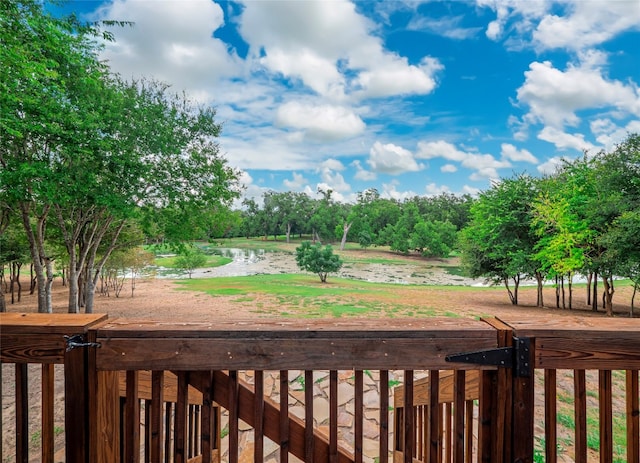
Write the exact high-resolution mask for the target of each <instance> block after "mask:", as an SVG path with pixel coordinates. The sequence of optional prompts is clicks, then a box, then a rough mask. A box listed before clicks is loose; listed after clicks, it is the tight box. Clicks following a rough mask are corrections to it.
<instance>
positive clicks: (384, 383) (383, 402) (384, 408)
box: [379, 370, 389, 463]
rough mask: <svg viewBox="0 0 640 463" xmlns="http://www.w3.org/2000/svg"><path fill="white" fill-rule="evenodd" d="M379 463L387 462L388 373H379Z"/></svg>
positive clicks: (382, 371) (386, 371) (384, 371)
mask: <svg viewBox="0 0 640 463" xmlns="http://www.w3.org/2000/svg"><path fill="white" fill-rule="evenodd" d="M379 461H380V463H388V461H389V371H388V370H381V371H380V455H379Z"/></svg>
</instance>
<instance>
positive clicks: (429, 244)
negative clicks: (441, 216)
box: [409, 220, 456, 257]
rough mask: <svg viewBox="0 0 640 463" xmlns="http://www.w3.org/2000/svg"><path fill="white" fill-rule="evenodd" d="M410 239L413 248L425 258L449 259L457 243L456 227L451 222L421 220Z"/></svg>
mask: <svg viewBox="0 0 640 463" xmlns="http://www.w3.org/2000/svg"><path fill="white" fill-rule="evenodd" d="M409 239H410V241H411V247H412V248H413V249H415V250H416V251H418V252H419V253H420V254H422V255H423V256H424V257H448V256H449V254H450V253H451V251H452V249H453V246H454V245H455V242H456V227H455V225H453V224H452V223H451V222H440V221H439V220H435V221H433V222H431V221H423V220H421V221H420V222H418V223H417V224H416V225H415V226H414V227H413V232H412V233H411V235H410V237H409Z"/></svg>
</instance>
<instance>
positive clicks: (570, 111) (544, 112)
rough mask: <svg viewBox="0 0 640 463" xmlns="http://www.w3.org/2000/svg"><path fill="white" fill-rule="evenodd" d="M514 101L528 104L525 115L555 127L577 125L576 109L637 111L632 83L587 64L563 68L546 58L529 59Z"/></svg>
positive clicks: (639, 107)
mask: <svg viewBox="0 0 640 463" xmlns="http://www.w3.org/2000/svg"><path fill="white" fill-rule="evenodd" d="M517 97H518V101H519V102H520V103H521V104H523V105H526V106H528V108H529V112H528V115H527V119H528V120H529V121H530V122H542V123H543V124H545V125H548V126H553V127H556V128H559V127H562V126H564V125H566V124H568V125H577V124H578V123H579V121H580V118H579V117H578V115H577V114H576V112H577V111H580V110H584V109H592V108H607V107H611V108H614V109H617V110H620V111H624V112H626V113H631V114H635V115H640V92H639V91H638V88H637V87H636V86H634V85H632V84H624V83H622V82H620V81H616V80H608V79H606V78H605V77H604V76H603V75H602V73H601V71H600V70H598V69H594V68H592V67H590V66H573V65H570V66H569V67H568V68H567V70H566V71H561V70H560V69H557V68H554V67H553V65H552V64H551V63H550V62H549V61H545V62H543V63H539V62H533V63H531V65H530V66H529V70H528V71H527V72H525V82H524V84H523V85H522V86H521V87H520V88H519V89H518V91H517Z"/></svg>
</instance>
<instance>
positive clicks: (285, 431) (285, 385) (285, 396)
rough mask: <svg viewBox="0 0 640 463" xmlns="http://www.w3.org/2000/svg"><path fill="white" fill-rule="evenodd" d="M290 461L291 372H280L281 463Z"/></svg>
mask: <svg viewBox="0 0 640 463" xmlns="http://www.w3.org/2000/svg"><path fill="white" fill-rule="evenodd" d="M288 461H289V372H288V371H287V370H281V371H280V463H287V462H288Z"/></svg>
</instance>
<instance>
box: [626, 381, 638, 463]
mask: <svg viewBox="0 0 640 463" xmlns="http://www.w3.org/2000/svg"><path fill="white" fill-rule="evenodd" d="M625 382H626V395H627V397H626V403H627V407H626V408H627V463H640V403H639V400H640V399H639V396H640V388H639V387H638V370H627V372H626V379H625Z"/></svg>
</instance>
